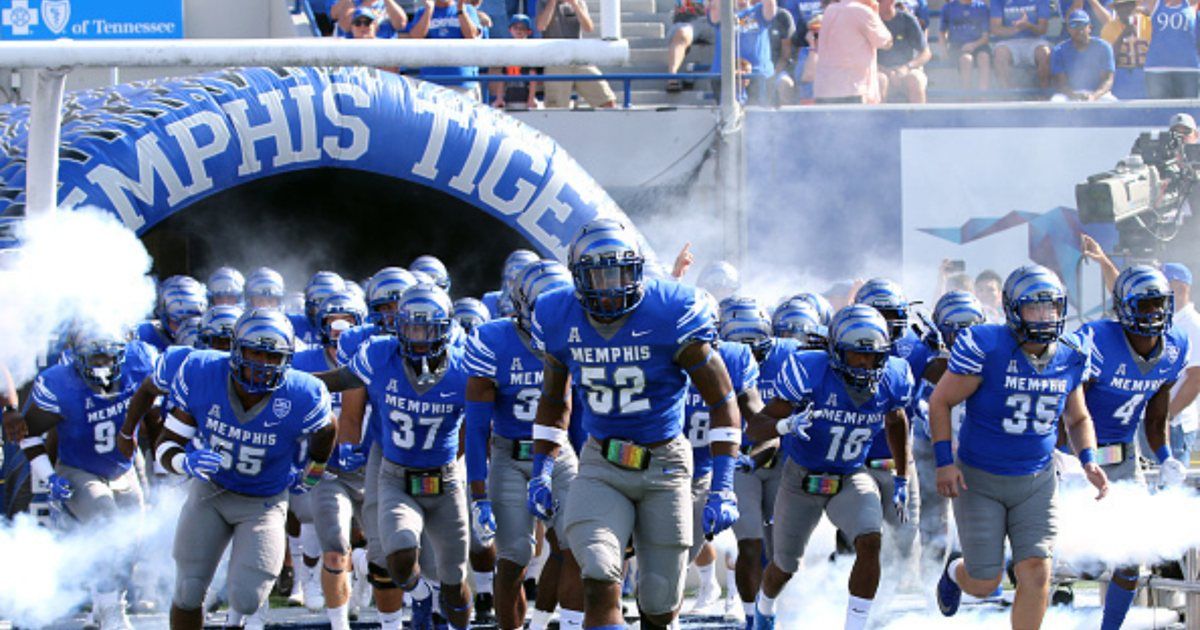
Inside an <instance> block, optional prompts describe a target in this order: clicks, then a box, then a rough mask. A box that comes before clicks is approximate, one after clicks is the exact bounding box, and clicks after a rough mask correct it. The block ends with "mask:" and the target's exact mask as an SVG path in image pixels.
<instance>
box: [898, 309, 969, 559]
mask: <svg viewBox="0 0 1200 630" xmlns="http://www.w3.org/2000/svg"><path fill="white" fill-rule="evenodd" d="M984 321H985V316H984V312H983V304H981V303H980V302H979V299H978V298H976V297H975V296H974V295H972V294H971V293H969V292H967V291H951V292H949V293H946V294H945V295H943V296H942V297H940V298H938V301H937V303H936V304H935V305H934V308H933V323H934V326H936V328H937V333H938V338H940V341H939V340H936V339H935V340H934V342H933V343H932V344H929V347H930V348H931V349H932V347H933V346H940V349H939V351H938V352H937V353H936V354H934V355H933V356H931V358H930V360H929V363H928V365H927V366H926V368H925V370H924V373H923V374H921V376H920V378H918V379H917V393H916V395H914V396H913V404H912V405H910V407H909V419H910V424H912V431H913V441H912V454H913V462H914V463H915V464H916V469H917V483H918V485H919V488H918V491H919V492H920V494H921V512H920V518H919V519H918V525H919V528H920V531H921V567H922V569H924V568H925V567H927V566H933V567H941V566H943V565H944V564H945V562H946V554H947V553H948V552H949V547H948V545H949V539H950V501H949V500H948V499H947V498H946V497H944V496H942V495H941V494H938V491H937V464H936V461H935V459H934V454H933V442H932V441H931V439H930V436H929V395H930V394H931V393H933V388H934V386H935V385H937V382H938V380H939V379H940V378H941V376H942V374H943V373H945V371H946V359H947V358H948V356H949V354H948V352H947V351H946V348H948V347H951V346H953V345H954V339H955V337H956V336H957V335H958V332H959V331H960V330H964V329H966V328H970V327H971V326H974V325H976V324H982V323H984ZM931 354H932V353H931ZM914 378H916V376H915V375H914ZM962 411H963V407H962V405H959V406H957V407H955V408H954V414H955V422H954V426H955V427H957V426H958V425H959V424H960V423H961V419H962V418H961V416H962ZM957 433H958V431H957V429H956V430H955V431H954V434H957Z"/></svg>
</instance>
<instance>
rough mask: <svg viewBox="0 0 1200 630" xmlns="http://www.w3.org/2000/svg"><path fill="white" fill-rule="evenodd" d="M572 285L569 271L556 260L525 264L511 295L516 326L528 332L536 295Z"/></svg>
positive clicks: (531, 325) (531, 323) (531, 324)
mask: <svg viewBox="0 0 1200 630" xmlns="http://www.w3.org/2000/svg"><path fill="white" fill-rule="evenodd" d="M573 285H574V281H573V280H572V278H571V272H570V271H567V268H566V267H564V266H563V265H562V263H560V262H558V261H556V260H539V261H537V262H533V263H530V264H528V265H526V266H525V267H524V268H523V269H522V273H521V278H520V281H519V283H518V287H517V288H516V289H515V290H514V292H513V296H512V299H513V305H514V306H515V307H516V310H517V312H516V318H517V326H518V327H520V328H521V330H524V331H525V332H529V330H530V329H531V328H532V327H533V305H534V304H535V303H536V302H537V299H538V296H540V295H542V294H544V293H547V292H549V291H553V290H554V289H558V288H561V287H568V286H573Z"/></svg>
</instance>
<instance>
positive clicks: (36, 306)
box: [0, 207, 154, 386]
mask: <svg viewBox="0 0 1200 630" xmlns="http://www.w3.org/2000/svg"><path fill="white" fill-rule="evenodd" d="M18 237H19V238H20V239H21V241H22V246H21V247H20V249H18V250H16V251H15V252H12V253H11V254H8V258H7V259H6V260H7V264H6V265H5V266H4V268H3V269H0V336H2V338H3V339H4V343H3V344H0V365H4V366H5V367H7V368H8V369H9V371H11V372H12V374H13V378H14V379H15V380H16V382H17V385H18V386H20V385H21V384H23V383H26V382H28V381H30V380H32V378H33V377H34V376H35V375H36V373H37V359H38V357H39V356H40V355H42V354H44V353H45V352H46V350H47V349H48V348H49V346H50V344H51V343H52V342H53V341H54V339H55V337H56V335H59V334H61V333H62V332H63V331H64V329H65V328H66V327H67V326H68V325H69V324H71V323H72V322H74V323H75V325H77V326H80V327H81V328H82V329H85V330H94V331H102V332H106V333H112V334H117V335H120V334H123V333H124V332H125V331H126V330H127V329H128V328H129V327H130V326H132V325H134V324H136V323H137V322H138V321H140V320H141V319H143V318H145V317H146V316H147V314H148V313H150V311H151V310H152V309H153V306H154V281H153V280H152V279H151V278H150V276H148V275H147V274H148V272H149V271H150V264H151V260H150V256H149V254H147V253H146V249H145V248H144V247H143V246H142V243H141V242H140V241H139V240H138V238H137V236H136V235H134V233H133V232H131V231H129V230H128V229H127V228H125V226H124V225H122V224H121V222H120V221H118V220H117V219H116V218H115V217H114V216H113V215H111V214H109V213H107V212H104V211H102V210H100V209H98V208H90V207H89V208H81V209H78V210H74V211H70V212H55V213H53V214H51V215H49V216H45V217H32V218H30V219H28V220H26V221H25V222H23V223H22V224H21V226H20V228H19V229H18Z"/></svg>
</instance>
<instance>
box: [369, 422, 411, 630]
mask: <svg viewBox="0 0 1200 630" xmlns="http://www.w3.org/2000/svg"><path fill="white" fill-rule="evenodd" d="M382 463H383V451H382V450H381V449H380V447H379V445H378V444H375V445H373V446H372V447H371V451H370V453H369V454H368V455H367V465H366V467H365V468H364V469H363V470H364V471H365V472H364V473H363V477H364V479H363V505H362V524H363V533H364V534H365V535H366V537H367V581H368V582H370V584H371V589H372V590H373V591H374V594H375V608H376V609H377V610H378V611H379V621H380V627H381V628H382V630H398V629H399V628H400V616H401V612H402V611H401V608H402V607H403V605H404V591H402V590H401V589H400V585H399V584H397V583H396V582H395V581H393V580H392V575H391V573H389V572H388V570H387V554H385V553H384V551H383V539H382V538H381V537H380V535H379V469H380V466H381V465H382Z"/></svg>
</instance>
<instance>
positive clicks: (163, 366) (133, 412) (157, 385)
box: [117, 306, 242, 470]
mask: <svg viewBox="0 0 1200 630" xmlns="http://www.w3.org/2000/svg"><path fill="white" fill-rule="evenodd" d="M241 316H242V307H240V306H213V307H211V308H209V309H208V310H207V311H205V312H204V316H203V317H201V318H200V328H199V330H198V335H197V342H196V344H195V345H194V346H183V345H177V346H170V347H168V348H167V349H166V351H165V352H163V353H162V354H160V355H158V357H157V358H156V359H155V361H154V371H153V372H152V373H151V374H150V375H149V376H147V377H146V378H144V379H142V382H141V384H139V385H138V388H137V391H136V392H134V394H133V398H131V399H130V400H129V408H128V409H127V410H126V412H125V423H124V424H123V425H121V430H120V432H118V433H117V449H118V450H120V451H121V453H122V454H124V455H125V456H126V457H133V452H134V449H136V448H137V442H138V441H137V439H136V436H137V433H138V431H139V430H141V431H143V432H144V435H143V437H144V438H145V440H144V443H145V444H146V445H147V446H148V447H152V446H153V445H154V444H156V443H157V442H158V436H159V433H160V432H161V431H162V421H163V420H164V419H165V416H166V413H167V412H168V411H169V410H170V398H169V397H168V398H166V399H164V400H163V407H164V408H163V409H161V410H160V413H151V412H152V411H153V407H154V401H155V400H157V399H158V398H159V397H160V396H166V395H167V394H169V393H170V391H171V381H173V380H175V375H176V374H178V373H179V366H181V365H183V361H184V359H187V357H188V355H190V354H191V353H192V351H193V350H196V349H197V348H201V349H205V348H207V349H210V350H221V351H223V352H228V351H229V349H230V348H232V347H233V327H234V325H235V324H237V320H238V318H239V317H241ZM143 422H145V424H144V425H143V424H142V423H143ZM151 459H153V458H151ZM161 468H162V467H161V466H160V465H158V462H157V461H155V469H156V470H161Z"/></svg>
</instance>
